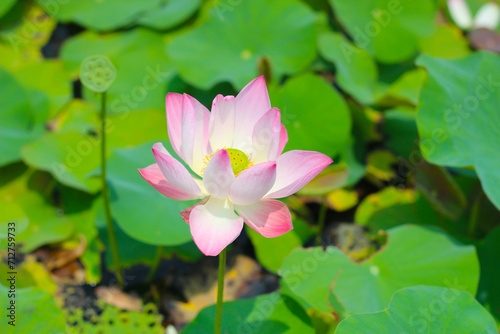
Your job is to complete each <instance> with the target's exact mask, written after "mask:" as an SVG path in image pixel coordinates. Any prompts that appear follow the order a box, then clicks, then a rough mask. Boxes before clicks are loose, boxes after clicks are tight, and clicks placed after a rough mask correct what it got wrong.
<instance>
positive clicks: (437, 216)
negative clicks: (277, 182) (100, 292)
mask: <svg viewBox="0 0 500 334" xmlns="http://www.w3.org/2000/svg"><path fill="white" fill-rule="evenodd" d="M485 2H486V1H482V0H470V1H468V4H469V6H471V8H472V10H473V12H474V13H475V12H477V10H478V8H479V7H480V6H481V5H482V4H484V3H485ZM98 54H101V55H106V56H107V57H109V59H110V60H111V61H112V62H113V63H114V65H115V67H116V69H117V78H116V81H115V82H114V83H113V84H112V86H111V87H110V89H109V91H108V119H107V126H106V131H107V136H108V142H107V145H108V147H107V153H108V156H107V159H108V165H109V171H108V182H109V184H110V189H111V207H112V212H113V217H114V220H115V227H116V228H117V238H118V243H119V249H120V254H121V257H122V261H123V262H124V264H125V266H126V267H130V266H133V265H136V264H146V265H153V264H154V262H155V254H156V253H157V247H158V246H162V247H164V254H163V256H164V258H170V257H172V256H176V257H178V258H181V259H182V260H184V261H187V262H192V261H197V260H199V259H200V257H201V253H200V252H199V251H198V250H197V248H196V247H195V245H194V243H193V242H192V240H191V236H190V233H189V228H188V226H187V225H186V224H185V223H184V222H183V220H182V219H181V217H180V216H179V214H178V213H179V212H180V211H181V210H183V209H185V208H187V207H188V206H190V205H192V204H193V203H179V202H176V201H173V200H170V199H167V198H165V197H163V196H162V195H161V194H159V193H157V192H156V191H155V190H154V189H153V188H152V187H150V186H149V185H147V184H146V182H144V181H143V180H142V178H141V177H140V176H139V174H138V173H137V171H136V170H137V168H140V167H145V166H147V165H149V164H151V163H153V162H154V160H153V156H152V154H151V152H150V148H151V145H152V144H153V143H154V142H157V141H162V142H164V144H165V145H167V147H168V145H169V144H168V135H167V127H166V124H165V111H164V98H165V95H166V93H167V92H179V93H184V92H185V93H188V94H190V95H192V96H194V97H195V98H197V99H199V100H200V101H201V102H202V103H204V104H205V105H206V106H207V107H210V106H211V101H212V99H213V98H214V97H215V96H216V94H219V93H221V94H224V95H236V94H237V92H238V91H239V90H240V89H241V88H243V87H244V86H245V84H246V83H248V82H249V81H251V80H252V79H254V78H255V77H256V76H258V75H261V74H264V75H265V77H266V81H267V82H268V89H269V93H270V96H271V102H272V105H273V106H276V107H278V108H280V110H281V111H282V121H283V123H284V125H285V126H286V127H287V130H288V135H289V138H290V140H289V142H288V145H287V146H286V150H294V149H303V150H315V151H320V152H322V153H324V154H327V155H329V156H330V157H332V158H333V159H334V165H333V166H331V167H329V168H327V170H325V172H324V173H322V174H321V175H320V176H319V177H318V178H317V179H316V180H314V181H313V182H312V183H311V184H310V185H308V186H307V187H306V188H304V190H302V191H301V192H300V193H299V195H300V196H292V197H290V198H288V199H286V201H287V204H288V205H289V206H290V208H291V209H292V211H293V217H294V226H295V229H294V230H293V231H291V232H289V233H288V234H286V235H283V236H281V237H278V238H275V239H265V238H263V237H261V236H260V235H258V234H256V233H255V232H253V231H252V230H250V229H248V230H246V231H247V234H248V236H249V238H250V241H251V243H252V245H253V247H254V250H255V256H256V258H257V260H258V261H259V263H260V264H261V265H262V266H263V267H264V268H265V269H266V270H268V271H269V272H271V273H275V274H278V275H279V276H280V278H281V283H280V289H279V291H277V292H273V293H272V294H266V295H263V296H258V297H256V298H251V299H245V300H237V301H232V302H229V303H227V307H226V306H225V309H224V310H225V311H224V312H227V313H225V315H224V317H225V318H224V326H225V327H224V328H225V330H227V331H228V333H233V332H236V331H238V330H240V331H254V332H258V333H314V332H317V333H334V332H335V333H339V334H342V333H389V332H390V333H393V332H395V331H401V330H405V331H407V332H408V333H417V332H422V331H424V330H428V331H427V332H428V333H451V332H464V333H465V332H468V333H469V332H470V333H496V332H497V328H496V326H498V324H499V323H500V322H499V321H500V286H499V284H498V277H499V275H500V266H499V265H498V259H499V257H500V227H499V225H500V211H499V208H500V190H499V189H500V187H499V184H500V172H499V170H500V109H499V105H500V57H499V56H498V55H496V54H494V53H490V52H488V51H484V50H483V51H481V50H474V49H473V48H472V47H471V46H470V41H469V40H468V35H467V32H463V31H461V30H460V29H459V28H458V27H456V26H455V24H454V23H453V21H452V20H451V19H450V16H449V13H448V11H447V9H446V3H445V1H438V0H419V1H411V0H353V1H345V0H329V1H327V0H220V1H214V0H210V1H202V0H141V1H137V0H101V1H93V0H79V1H76V0H72V1H62V0H36V1H35V0H27V1H21V0H19V1H16V0H8V1H2V3H1V4H0V245H1V246H2V247H1V254H2V256H3V257H4V258H5V257H6V254H7V252H6V250H7V243H8V240H7V239H8V238H7V233H6V232H7V224H8V222H12V221H15V222H16V243H17V245H18V247H19V248H18V252H19V253H20V254H23V255H27V254H29V253H31V252H33V251H35V250H36V249H38V248H39V247H42V246H50V247H56V246H57V247H59V246H61V245H63V246H64V247H71V245H72V244H73V245H74V244H75V243H77V242H79V241H81V240H84V241H85V245H86V247H85V250H84V252H83V254H82V256H81V257H80V261H81V262H82V264H83V267H84V270H85V280H86V282H87V283H89V284H92V285H95V284H98V283H99V282H100V280H101V278H102V273H101V258H100V254H101V252H103V251H104V254H105V262H106V264H107V266H108V267H109V268H113V266H114V263H113V261H112V259H111V256H110V254H109V252H108V251H106V250H108V249H109V242H108V239H109V238H108V235H107V232H106V224H105V220H104V214H103V209H102V198H101V195H100V191H101V183H100V180H99V178H98V176H99V173H100V166H99V152H100V151H99V139H100V136H101V134H100V130H99V126H98V124H99V122H98V108H99V98H98V96H97V95H96V94H95V93H94V92H92V91H90V90H88V89H87V88H85V87H82V85H81V84H80V83H79V81H78V78H79V70H80V64H81V62H82V61H83V60H84V59H85V58H86V57H88V56H92V55H98ZM314 201H317V202H318V201H319V202H320V203H321V202H325V203H327V204H326V205H327V206H328V208H329V210H330V211H329V217H333V218H332V220H333V221H334V222H335V224H338V223H339V222H347V223H349V224H350V225H354V226H362V227H363V228H364V229H365V230H366V234H365V237H366V238H368V240H369V243H370V245H371V246H367V247H362V248H361V250H360V249H359V248H357V247H355V242H356V240H354V241H352V240H351V241H352V242H350V243H349V242H347V243H341V242H340V241H339V240H340V237H339V236H338V235H337V239H335V240H337V243H338V246H339V247H334V245H333V243H332V242H329V240H330V239H329V238H328V236H329V235H330V234H329V232H328V231H323V232H324V233H323V237H324V240H323V241H324V243H325V244H330V246H329V247H328V248H327V249H326V250H325V251H323V250H322V249H321V248H320V247H314V248H313V249H308V250H305V249H303V248H301V246H306V245H307V246H311V245H312V242H311V240H312V238H314V235H315V234H317V233H318V226H317V225H316V224H315V219H314V216H315V213H314V210H312V211H311V210H310V209H311V206H308V207H307V206H305V204H304V203H309V202H314ZM313 207H314V205H313ZM337 217H342V218H337ZM345 217H350V218H349V219H348V220H347V221H345ZM342 220H344V221H342ZM335 224H334V225H335ZM336 231H337V232H336V233H337V234H338V233H339V232H338V230H336ZM380 231H383V232H380ZM319 232H320V233H321V232H322V231H319ZM381 236H382V237H381ZM351 237H352V236H351ZM380 238H381V239H386V240H383V241H380V240H379V239H380ZM377 240H378V241H377ZM376 245H378V246H376ZM380 245H382V247H381V248H380V247H379V246H380ZM379 248H380V249H379ZM2 266H4V267H5V264H2ZM22 266H23V264H21V267H22ZM37 268H38V267H37ZM4 269H5V270H4ZM28 269H29V268H28ZM28 269H25V271H26V273H25V276H23V277H24V278H23V279H24V280H25V281H24V283H22V284H21V286H19V287H18V289H19V290H18V291H19V294H18V301H19V303H18V307H19V309H18V314H20V316H19V319H18V321H19V324H21V325H20V327H19V330H21V332H23V331H24V332H25V333H31V332H33V330H34V328H36V332H37V333H42V332H43V333H61V332H73V331H75V332H77V330H78V329H75V327H74V326H73V327H72V326H71V325H70V324H71V323H73V320H72V319H73V318H72V316H71V315H68V313H67V310H64V308H63V307H62V303H61V302H60V300H58V299H57V298H56V299H54V296H57V294H56V292H55V291H54V289H52V288H50V289H49V288H48V287H47V285H46V284H43V281H40V280H39V279H37V278H36V277H38V276H39V274H40V273H38V274H37V272H43V270H44V269H43V268H42V267H40V268H38V269H36V270H35V269H33V270H28ZM23 270H24V269H23ZM6 271H7V268H2V274H1V276H0V277H2V284H4V283H5V282H4V279H3V277H4V273H5V272H6ZM37 275H38V276H37ZM19 279H21V277H20V278H19ZM41 282H42V283H41ZM0 287H1V288H2V294H1V297H0V301H2V304H1V305H2V312H4V310H5V307H4V305H7V304H6V303H8V301H7V297H6V292H5V291H4V290H5V287H3V286H0ZM443 296H445V297H443ZM446 296H448V297H446ZM450 296H451V297H450ZM452 297H453V298H452ZM448 301H449V302H448ZM4 302H5V303H4ZM436 305H437V306H436ZM417 308H420V309H427V308H428V309H429V310H430V312H431V313H430V314H431V316H429V317H425V316H423V315H422V314H420V313H415V312H416V311H415V309H417ZM38 310H43V312H38ZM384 310H385V311H384ZM433 310H434V311H435V310H437V311H435V312H434V313H432V312H433ZM106 312H107V313H105V314H108V317H111V318H112V317H114V316H115V315H113V316H110V315H109V314H118V313H117V312H118V311H116V310H114V309H112V310H111V309H107V311H106ZM49 313H50V315H49ZM214 313H215V310H214V308H213V307H212V308H207V309H204V310H203V311H201V312H200V314H199V316H198V317H197V318H196V319H195V320H194V321H193V322H192V323H191V324H190V325H188V327H187V328H186V329H185V333H202V332H207V333H209V332H210V331H211V328H212V326H213V314H214ZM116 316H117V315H116ZM130 316H131V317H132V318H133V319H136V320H134V321H136V322H137V324H139V325H137V326H142V327H143V330H144V331H143V332H161V331H163V328H162V327H161V326H160V325H159V324H158V323H157V322H155V324H154V325H151V326H150V325H148V319H149V318H148V317H151V315H150V314H149V315H148V314H146V313H137V314H132V313H131V314H130ZM457 317H459V318H460V319H461V321H460V322H455V320H454V319H455V318H457ZM153 318H154V317H153ZM155 319H156V318H155ZM412 319H413V320H412ZM1 321H2V322H1V323H0V332H2V333H10V332H11V331H12V328H11V327H9V326H8V325H7V324H6V322H5V316H4V313H2V320H1ZM155 321H156V320H155ZM495 322H496V323H495ZM76 323H78V324H79V322H78V321H77V322H76ZM339 323H341V324H340V325H339V326H338V327H337V325H338V324H339ZM443 323H453V324H452V325H450V326H452V327H445V326H444V325H442V324H443ZM374 324H377V325H374ZM79 325H81V326H82V327H81V328H86V330H91V328H93V327H92V326H90V325H88V324H86V325H82V324H79ZM99 326H100V325H99ZM102 326H104V325H102ZM103 328H104V329H103V330H108V331H113V329H110V328H107V329H106V327H103ZM207 328H210V330H207ZM336 328H337V329H336ZM82 330H84V329H82ZM125 330H126V326H124V328H121V329H117V328H115V329H114V331H116V332H118V331H125ZM420 330H422V331H420Z"/></svg>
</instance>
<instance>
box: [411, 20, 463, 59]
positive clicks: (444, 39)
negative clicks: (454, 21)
mask: <svg viewBox="0 0 500 334" xmlns="http://www.w3.org/2000/svg"><path fill="white" fill-rule="evenodd" d="M420 51H422V52H423V53H427V54H429V55H431V56H433V57H440V58H462V57H465V56H467V55H468V54H470V53H471V50H470V49H469V42H468V41H467V39H466V38H465V36H464V34H463V33H462V31H461V30H460V29H459V28H457V27H455V26H452V25H445V26H440V27H438V28H437V29H436V31H435V32H434V34H433V35H431V36H429V37H427V38H425V39H422V40H421V41H420Z"/></svg>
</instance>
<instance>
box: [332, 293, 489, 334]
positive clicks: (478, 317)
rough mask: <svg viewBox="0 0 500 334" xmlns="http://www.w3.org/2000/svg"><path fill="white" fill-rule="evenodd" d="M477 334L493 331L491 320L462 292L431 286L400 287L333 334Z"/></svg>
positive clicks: (343, 322)
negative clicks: (373, 310)
mask: <svg viewBox="0 0 500 334" xmlns="http://www.w3.org/2000/svg"><path fill="white" fill-rule="evenodd" d="M352 333H356V334H386V333H429V334H448V333H477V334H497V333H498V331H497V329H496V325H495V321H494V320H493V318H492V317H491V315H489V314H488V311H486V310H485V309H484V308H483V307H482V306H481V305H480V304H479V303H478V302H477V300H475V299H474V297H473V296H472V295H471V294H470V293H467V292H465V291H459V290H455V289H450V288H443V287H434V286H415V287H410V288H404V289H401V290H399V291H398V292H396V293H395V294H394V296H393V297H392V299H391V302H390V304H389V307H388V308H387V309H385V310H383V311H381V312H377V313H371V314H355V315H353V316H351V317H349V318H347V319H345V320H344V321H342V322H341V323H340V324H339V326H338V327H337V330H336V331H335V334H352Z"/></svg>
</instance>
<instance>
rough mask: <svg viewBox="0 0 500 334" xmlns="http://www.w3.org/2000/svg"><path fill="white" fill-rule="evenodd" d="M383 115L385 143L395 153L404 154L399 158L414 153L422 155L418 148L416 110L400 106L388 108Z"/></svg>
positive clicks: (407, 157)
mask: <svg viewBox="0 0 500 334" xmlns="http://www.w3.org/2000/svg"><path fill="white" fill-rule="evenodd" d="M383 115H384V116H383V117H384V120H383V122H382V129H381V130H382V133H383V135H384V137H385V145H387V147H388V148H390V149H391V150H392V151H394V153H396V154H398V155H401V156H402V157H399V156H398V160H400V159H401V158H404V159H409V158H410V156H412V154H418V156H421V154H420V151H419V150H418V148H417V144H418V140H417V138H418V130H417V120H416V118H417V113H416V112H415V111H414V110H410V109H406V108H401V107H400V108H396V109H390V110H387V111H385V112H384V114H383ZM412 158H413V156H412Z"/></svg>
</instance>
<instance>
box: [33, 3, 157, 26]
mask: <svg viewBox="0 0 500 334" xmlns="http://www.w3.org/2000/svg"><path fill="white" fill-rule="evenodd" d="M36 1H37V2H38V3H39V4H40V5H41V6H42V7H43V8H44V9H45V10H46V11H47V13H49V14H50V15H54V16H55V17H56V18H57V19H58V20H60V21H62V22H76V23H78V24H80V25H82V26H84V27H87V28H90V29H92V30H100V31H103V30H104V31H107V30H112V29H116V28H122V27H125V26H127V25H129V24H131V23H133V22H135V21H136V20H137V19H138V17H139V16H140V14H141V13H143V12H146V11H150V10H153V9H155V8H156V7H157V6H158V4H159V3H160V1H161V0H142V1H135V0H89V1H68V2H66V1H56V2H54V1H52V0H36ZM111 14H112V15H111Z"/></svg>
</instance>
